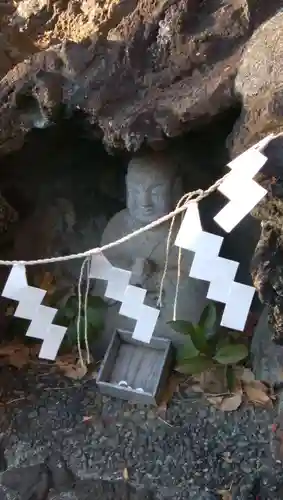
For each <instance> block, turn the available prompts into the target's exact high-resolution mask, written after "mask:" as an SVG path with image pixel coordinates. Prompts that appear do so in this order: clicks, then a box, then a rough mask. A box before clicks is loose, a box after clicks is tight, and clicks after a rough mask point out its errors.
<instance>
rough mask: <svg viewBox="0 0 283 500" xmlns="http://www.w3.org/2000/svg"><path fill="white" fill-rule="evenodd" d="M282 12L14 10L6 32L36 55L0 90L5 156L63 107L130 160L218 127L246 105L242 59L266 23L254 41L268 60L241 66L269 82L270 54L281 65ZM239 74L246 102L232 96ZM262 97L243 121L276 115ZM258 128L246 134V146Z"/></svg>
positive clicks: (77, 4) (36, 3)
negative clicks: (146, 148)
mask: <svg viewBox="0 0 283 500" xmlns="http://www.w3.org/2000/svg"><path fill="white" fill-rule="evenodd" d="M280 7H281V2H280V1H279V0H271V1H270V2H266V1H265V0H257V1H252V0H250V1H247V0H221V1H219V0H201V1H200V0H199V1H196V0H170V1H169V0H163V1H162V2H160V1H157V0H155V1H152V0H123V2H118V1H117V0H108V1H105V2H104V1H103V2H102V1H101V0H96V1H90V0H82V1H74V0H70V1H67V0H65V1H64V0H60V1H58V0H57V1H56V2H55V1H53V0H21V1H18V2H16V4H15V5H14V7H13V8H14V10H13V13H12V14H10V15H9V20H8V21H7V22H6V25H5V26H6V28H5V29H6V30H7V33H8V34H9V33H12V32H13V30H14V31H16V30H18V32H19V34H20V35H21V36H26V37H27V39H29V40H30V41H31V44H32V47H31V49H30V52H29V53H30V54H33V52H34V50H36V51H37V53H36V54H33V55H31V56H30V58H29V59H28V60H25V62H22V63H20V64H18V65H16V63H17V62H18V60H19V59H22V60H23V59H25V58H26V55H24V54H23V53H21V54H20V56H19V58H18V60H12V61H11V66H13V68H12V69H11V71H9V72H7V74H6V75H5V76H4V78H3V79H2V81H1V82H0V128H1V135H0V146H1V149H0V151H2V153H4V152H7V151H9V150H11V149H14V148H16V147H19V145H20V144H21V138H22V137H23V135H24V134H25V133H26V131H27V130H29V129H30V128H31V127H33V126H37V127H38V126H41V127H42V126H47V125H48V124H50V123H52V122H53V121H54V120H56V119H57V118H58V113H59V109H60V112H61V113H62V103H63V104H64V113H67V115H68V113H69V114H70V113H72V111H73V110H74V109H77V108H80V109H81V110H82V111H83V112H84V113H85V116H86V121H88V123H89V124H90V127H91V130H92V133H93V135H94V136H97V135H98V134H99V135H100V136H102V138H103V140H104V143H105V144H106V146H107V147H116V148H117V147H118V148H126V149H128V150H129V151H135V150H137V149H139V148H140V147H141V145H142V144H143V143H144V142H146V143H149V144H150V145H151V146H156V145H158V144H159V143H160V142H162V141H163V140H164V136H167V137H173V136H176V135H180V134H181V133H182V132H184V131H185V130H192V129H195V128H197V127H198V126H199V125H201V124H202V123H206V122H209V121H211V119H212V118H213V117H214V116H215V115H217V114H218V113H219V112H220V111H222V110H224V109H228V108H230V107H231V106H234V105H235V104H236V103H238V102H239V101H241V100H243V101H244V102H246V97H245V96H244V95H242V94H241V93H244V94H245V92H246V88H245V86H243V85H242V86H241V85H240V83H239V81H241V78H242V79H243V78H245V68H246V67H247V64H246V63H245V62H241V57H242V53H243V50H244V48H245V47H246V46H247V47H249V46H250V45H249V39H250V37H251V35H252V33H253V32H254V31H255V30H256V28H257V27H258V26H259V25H261V24H262V23H264V21H266V20H267V19H268V18H269V17H271V21H268V23H269V24H268V25H267V28H264V29H263V28H262V29H261V30H260V31H259V33H258V34H256V35H254V38H252V40H258V39H260V41H261V42H260V43H261V45H263V46H261V45H260V44H259V48H260V49H261V51H263V52H262V54H263V56H262V58H261V59H260V61H258V62H257V64H256V65H254V66H253V57H251V58H250V56H249V54H250V52H249V50H248V49H247V51H246V52H245V53H244V57H245V58H246V59H247V60H248V61H250V62H249V63H248V67H251V71H254V72H257V69H259V68H261V69H260V70H259V71H258V73H259V74H260V75H262V74H264V71H265V72H266V74H268V64H270V59H269V55H270V54H269V52H271V53H272V54H274V57H275V54H277V55H276V57H279V56H280V37H281V34H280V30H279V29H276V26H278V27H279V26H280V22H281V17H280V16H282V14H278V16H277V17H274V19H273V16H274V15H275V14H276V12H277V10H278V9H279V8H280ZM270 23H271V24H270ZM276 23H277V24H276ZM266 33H268V37H270V43H269V44H268V48H267V49H265V48H264V40H265V37H266ZM272 33H273V34H274V35H273V36H272ZM7 36H8V35H7ZM66 41H67V42H66ZM250 43H251V44H254V46H255V47H257V42H250ZM254 50H255V49H254ZM278 50H279V55H278ZM265 53H266V56H265ZM239 67H240V74H239V75H240V76H239V77H238V80H237V81H238V83H237V88H238V89H240V90H239V92H240V94H239V92H238V91H237V92H235V89H234V80H235V77H236V74H237V71H238V68H239ZM264 68H267V69H266V70H265V69H264ZM4 72H5V70H4ZM250 73H251V72H250ZM273 73H274V72H271V77H272V78H273ZM241 75H243V76H242V77H241ZM247 78H250V79H252V80H253V79H255V76H253V74H248V75H247ZM277 83H278V79H277ZM279 83H280V82H279ZM240 87H241V88H240ZM279 90H280V89H279ZM279 94H280V91H279ZM260 98H261V99H260V100H258V99H257V98H256V97H254V99H253V100H252V102H251V101H249V106H248V110H247V109H246V108H245V109H244V111H243V113H252V111H250V110H255V113H257V112H258V109H260V110H262V109H263V108H264V109H266V108H267V107H269V106H272V104H270V103H269V102H268V103H266V99H263V97H262V95H261V96H260ZM265 114H266V113H265ZM267 114H268V113H267ZM245 121H247V120H245ZM250 121H251V120H249V123H250ZM263 121H264V118H263ZM242 122H243V118H241V121H240V123H242ZM253 126H254V125H253V124H251V125H250V124H248V125H247V128H248V132H247V134H246V135H247V136H248V137H250V136H251V135H254V134H251V133H250V132H249V129H251V128H252V127H253ZM263 126H264V125H262V126H261V127H263ZM235 134H236V135H237V131H236V132H235ZM232 142H235V139H233V141H232ZM241 142H243V141H242V140H241ZM247 142H249V139H248V138H247V139H246V140H245V143H247Z"/></svg>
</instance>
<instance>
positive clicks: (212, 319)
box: [199, 304, 217, 335]
mask: <svg viewBox="0 0 283 500" xmlns="http://www.w3.org/2000/svg"><path fill="white" fill-rule="evenodd" d="M216 321H217V314H216V307H215V305H214V304H208V305H207V306H206V307H205V308H204V310H203V312H202V315H201V317H200V320H199V326H200V327H201V328H203V329H204V330H205V333H206V335H209V334H210V335H211V334H213V333H214V329H215V326H216Z"/></svg>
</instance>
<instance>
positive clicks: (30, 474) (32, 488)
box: [1, 465, 49, 500]
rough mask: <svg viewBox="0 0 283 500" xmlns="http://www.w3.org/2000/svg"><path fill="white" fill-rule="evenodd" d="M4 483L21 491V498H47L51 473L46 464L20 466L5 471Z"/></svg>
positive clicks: (18, 491)
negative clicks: (49, 473)
mask: <svg viewBox="0 0 283 500" xmlns="http://www.w3.org/2000/svg"><path fill="white" fill-rule="evenodd" d="M1 482H2V484H3V485H4V486H5V487H7V488H9V489H11V490H14V491H16V492H17V493H19V495H20V498H21V500H46V498H47V495H48V491H49V475H48V471H47V469H46V467H45V466H44V465H33V466H30V467H19V468H16V469H9V470H7V471H6V472H4V473H3V475H2V479H1Z"/></svg>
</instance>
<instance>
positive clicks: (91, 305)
mask: <svg viewBox="0 0 283 500" xmlns="http://www.w3.org/2000/svg"><path fill="white" fill-rule="evenodd" d="M106 308H107V304H106V302H105V301H104V300H103V299H102V298H101V297H97V296H89V297H88V307H87V331H88V338H89V340H90V341H92V340H94V338H96V337H97V336H98V335H99V333H100V332H101V331H102V329H103V326H104V315H105V311H106ZM78 311H79V304H78V297H77V296H76V295H71V296H70V297H69V298H68V299H67V301H66V303H65V304H64V306H62V307H60V309H59V310H58V313H57V314H56V323H57V324H60V325H62V326H67V327H68V329H67V332H66V335H65V339H64V345H63V346H64V347H66V348H71V347H73V346H74V345H75V344H76V341H77V317H78ZM84 325H85V317H84V308H82V310H81V324H80V327H81V330H82V331H81V339H82V345H83V343H84V340H83V337H84V335H83V332H84Z"/></svg>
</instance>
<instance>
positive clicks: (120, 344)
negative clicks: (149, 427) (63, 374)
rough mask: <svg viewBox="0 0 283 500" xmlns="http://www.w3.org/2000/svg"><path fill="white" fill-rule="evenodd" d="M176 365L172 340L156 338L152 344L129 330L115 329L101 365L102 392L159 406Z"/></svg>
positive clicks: (100, 384)
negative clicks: (134, 335) (140, 339)
mask: <svg viewBox="0 0 283 500" xmlns="http://www.w3.org/2000/svg"><path fill="white" fill-rule="evenodd" d="M172 365H173V347H172V344H171V341H170V340H168V339H163V338H158V337H152V339H151V342H150V344H145V343H143V342H139V341H137V340H134V339H133V338H132V334H131V333H129V332H124V331H115V333H114V335H113V337H112V340H111V342H110V344H109V347H108V349H107V352H106V354H105V356H104V359H103V362H102V364H101V367H100V370H99V374H98V377H97V385H98V387H99V389H100V392H102V393H103V394H107V395H108V396H113V397H115V398H120V399H126V400H127V401H131V402H135V403H142V404H151V405H157V404H158V401H159V399H160V397H161V395H162V391H163V389H164V388H166V382H167V379H168V376H169V375H170V372H171V369H172ZM119 382H120V385H119ZM141 389H142V390H143V391H141Z"/></svg>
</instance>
